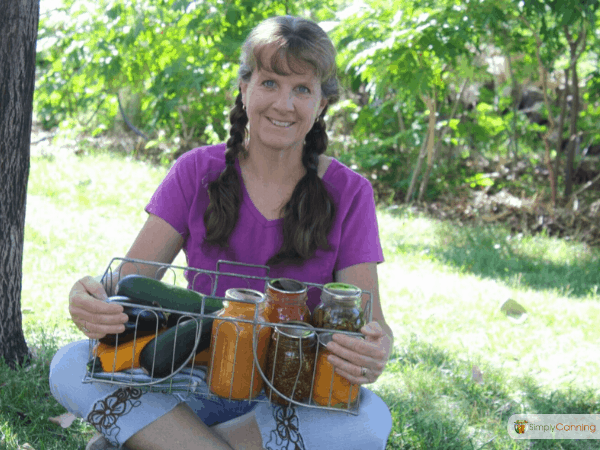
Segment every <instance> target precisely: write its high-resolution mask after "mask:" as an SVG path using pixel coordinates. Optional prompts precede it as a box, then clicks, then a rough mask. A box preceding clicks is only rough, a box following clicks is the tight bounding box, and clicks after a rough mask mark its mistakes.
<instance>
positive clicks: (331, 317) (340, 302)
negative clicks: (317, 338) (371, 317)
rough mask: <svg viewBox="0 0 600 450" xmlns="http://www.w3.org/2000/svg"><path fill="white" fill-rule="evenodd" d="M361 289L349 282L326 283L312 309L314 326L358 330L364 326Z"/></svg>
mask: <svg viewBox="0 0 600 450" xmlns="http://www.w3.org/2000/svg"><path fill="white" fill-rule="evenodd" d="M361 303H362V291H361V290H360V289H359V288H357V287H356V286H353V285H351V284H346V283H327V284H326V285H324V286H323V291H322V293H321V303H320V304H319V305H318V306H317V307H316V308H315V309H314V310H313V313H312V324H313V325H314V326H315V328H326V329H332V330H342V331H354V332H359V331H360V329H361V328H362V327H363V326H364V324H365V321H364V314H363V310H362V306H361Z"/></svg>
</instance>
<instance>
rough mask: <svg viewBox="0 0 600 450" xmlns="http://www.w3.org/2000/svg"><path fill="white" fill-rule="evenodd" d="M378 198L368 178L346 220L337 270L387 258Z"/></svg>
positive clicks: (341, 237)
mask: <svg viewBox="0 0 600 450" xmlns="http://www.w3.org/2000/svg"><path fill="white" fill-rule="evenodd" d="M383 261H384V258H383V250H382V248H381V242H380V240H379V227H378V225H377V214H376V209H375V198H374V195H373V188H372V187H371V184H370V183H368V182H365V183H364V184H363V185H362V186H361V188H360V189H359V190H358V191H357V192H356V194H355V195H354V198H353V199H352V201H351V203H350V205H349V208H348V209H347V212H346V217H344V220H343V222H342V230H341V236H340V246H339V251H338V258H337V261H336V263H335V268H334V269H335V271H339V270H342V269H345V268H346V267H350V266H354V265H356V264H361V263H367V262H376V263H380V262H383Z"/></svg>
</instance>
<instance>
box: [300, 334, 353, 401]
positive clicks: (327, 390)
mask: <svg viewBox="0 0 600 450" xmlns="http://www.w3.org/2000/svg"><path fill="white" fill-rule="evenodd" d="M332 336H333V333H328V332H324V333H321V334H319V351H318V356H317V364H316V368H315V379H314V385H313V395H312V400H313V402H315V403H316V404H318V405H321V406H328V407H331V408H339V409H351V408H352V407H353V406H354V405H355V404H356V401H357V400H358V394H359V392H360V386H359V385H357V384H352V383H350V382H349V381H348V380H347V379H346V378H344V377H342V376H341V375H338V374H337V373H336V372H335V368H334V367H333V365H332V364H331V363H330V362H329V361H328V360H327V357H328V356H329V355H330V354H331V353H330V352H329V351H328V350H327V344H329V342H331V340H332Z"/></svg>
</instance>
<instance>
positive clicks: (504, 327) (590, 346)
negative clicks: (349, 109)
mask: <svg viewBox="0 0 600 450" xmlns="http://www.w3.org/2000/svg"><path fill="white" fill-rule="evenodd" d="M380 226H381V228H382V229H383V230H385V231H384V233H383V234H384V236H385V237H384V241H385V242H387V243H391V245H389V246H388V247H387V248H386V249H385V257H386V260H387V262H388V263H386V264H382V265H381V266H380V272H381V279H382V280H390V281H391V283H382V286H381V295H382V299H383V301H385V304H386V308H385V310H386V317H389V319H390V321H391V322H392V323H393V327H394V331H395V334H396V337H397V342H403V341H405V340H406V339H409V338H410V337H411V336H418V337H420V338H422V339H424V340H425V341H427V342H437V343H443V346H444V347H445V348H448V349H452V350H456V351H459V352H461V353H462V354H465V355H467V356H469V357H482V358H485V359H486V360H487V361H489V362H490V363H492V364H493V365H494V366H496V367H501V368H502V370H504V371H505V372H506V374H507V375H510V376H519V375H521V374H535V376H536V379H537V380H538V381H539V382H541V383H542V384H543V385H546V386H548V387H551V388H557V387H559V386H566V385H574V386H580V387H587V386H595V387H596V388H597V389H600V380H599V379H598V377H597V373H599V371H600V362H599V361H598V359H597V357H596V356H595V355H596V353H597V342H599V341H600V328H599V327H598V326H597V324H598V323H600V322H599V320H600V302H599V300H600V297H598V295H597V294H594V292H593V290H592V289H590V290H589V291H588V293H587V295H586V296H574V295H572V290H573V289H572V287H569V286H564V287H563V289H560V288H557V287H553V288H550V289H534V288H533V287H535V286H537V285H539V284H543V280H544V279H545V277H546V276H547V274H544V273H543V272H538V273H537V274H535V273H533V274H531V273H529V274H527V273H526V274H523V273H522V272H516V273H511V272H510V270H511V269H508V268H507V267H506V266H503V265H498V266H494V262H493V261H489V259H491V258H493V256H494V251H495V250H497V249H495V248H494V246H495V245H498V244H497V242H500V241H499V238H503V241H504V242H505V243H506V242H510V241H511V240H510V239H508V240H507V239H506V236H507V235H508V234H506V233H505V232H502V231H501V230H487V231H478V232H473V233H474V234H473V235H471V234H470V231H469V230H468V229H457V228H454V227H452V226H450V225H448V224H445V223H441V222H438V221H435V220H431V219H426V218H416V219H415V218H411V217H394V216H392V215H390V214H388V213H385V212H382V213H381V214H380ZM457 236H458V238H457ZM480 238H481V239H480ZM486 240H487V241H488V247H487V248H486V247H485V241H486ZM515 241H516V244H515V247H516V248H517V249H519V253H517V252H515V251H513V250H514V249H513V247H512V246H511V247H510V248H509V249H508V250H506V251H507V252H510V258H511V259H513V260H514V261H513V264H514V268H513V269H512V270H522V269H523V267H524V266H523V262H522V261H519V258H526V259H528V260H530V259H532V260H535V262H538V261H539V263H540V264H542V262H546V263H552V264H554V265H555V268H554V273H555V274H558V275H562V276H561V277H560V279H559V280H558V282H562V280H565V279H569V277H568V275H569V274H570V273H573V269H572V267H573V265H575V264H577V265H578V266H580V267H582V268H584V269H583V272H581V271H580V272H579V273H578V274H577V275H578V277H579V279H578V278H573V279H572V282H573V285H576V284H577V283H578V282H579V281H581V280H582V279H583V280H584V281H585V280H586V278H585V276H583V275H584V274H585V270H586V269H585V268H586V264H587V265H589V266H590V267H588V268H587V270H589V271H595V273H596V274H597V273H598V266H597V264H598V263H597V261H598V252H597V251H592V250H591V249H589V248H586V247H585V246H583V245H581V244H575V245H573V248H574V249H575V252H573V253H575V254H579V257H578V258H575V257H573V256H572V252H571V250H570V247H569V246H570V244H569V243H563V242H561V241H557V240H554V239H548V238H545V239H544V238H542V237H536V238H526V239H525V238H523V239H521V240H520V241H518V240H515ZM469 242H470V244H469ZM457 243H458V245H459V246H460V245H463V246H465V252H470V256H469V258H465V259H464V260H460V259H459V258H458V257H454V258H451V257H449V256H448V255H452V254H453V253H452V252H453V251H455V250H454V249H453V248H451V247H450V246H451V245H456V244H457ZM504 245H506V244H504ZM511 245H512V244H511ZM459 248H460V247H459ZM561 255H562V256H563V259H564V260H566V261H563V260H562V259H561ZM496 258H497V259H499V260H502V258H503V256H502V255H501V253H500V254H498V255H497V256H496ZM467 261H469V262H470V263H471V264H470V267H469V266H468V265H466V262H467ZM458 262H461V263H462V264H460V265H459V264H458ZM483 267H488V268H490V267H491V269H488V270H484V269H483ZM505 269H507V270H505ZM495 270H498V271H499V272H494V271H495ZM507 272H508V273H507ZM526 276H529V277H530V278H529V280H528V282H527V283H524V282H523V280H524V279H525V277H526ZM539 279H542V281H539ZM392 280H393V281H392ZM595 281H596V282H597V279H596V280H595ZM532 286H533V287H532ZM388 298H389V299H393V301H386V299H388ZM509 298H512V299H514V300H516V301H517V302H519V303H520V304H521V305H523V306H524V307H525V309H526V310H527V312H528V317H527V320H526V321H525V322H524V323H515V322H513V321H512V320H510V319H509V318H508V317H506V316H505V315H504V314H503V313H502V312H501V311H500V306H501V304H502V303H503V302H504V301H505V300H507V299H509Z"/></svg>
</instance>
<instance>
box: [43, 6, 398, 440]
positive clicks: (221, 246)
mask: <svg viewBox="0 0 600 450" xmlns="http://www.w3.org/2000/svg"><path fill="white" fill-rule="evenodd" d="M239 86H240V92H239V95H238V96H237V98H236V102H235V106H234V108H233V109H232V111H231V114H230V121H231V131H230V138H229V140H228V141H227V144H226V145H217V146H210V147H205V148H201V149H195V150H192V151H190V152H188V153H186V154H185V155H183V156H182V157H180V158H179V159H178V160H177V162H176V164H175V165H174V166H173V168H172V169H171V171H170V172H169V175H168V176H167V177H166V178H165V180H164V181H163V183H162V184H161V185H160V186H159V188H158V189H157V191H156V192H155V194H154V196H153V197H152V199H151V201H150V203H149V205H148V206H147V208H146V211H147V212H148V213H149V217H148V220H147V222H146V224H145V225H144V227H143V228H142V230H141V231H140V233H139V235H138V237H137V238H136V240H135V242H134V243H133V245H132V247H131V249H130V250H129V252H128V253H127V255H126V256H127V257H128V258H136V259H141V260H149V261H158V262H161V263H171V262H172V261H173V260H174V258H175V256H176V255H177V254H178V253H179V251H180V250H181V249H183V250H184V251H185V253H186V257H187V262H188V265H189V266H190V267H196V268H201V269H208V270H215V264H216V261H218V260H229V261H236V262H244V263H250V264H255V265H265V264H266V265H268V266H269V267H270V268H271V271H270V273H269V276H272V277H288V278H294V279H297V280H300V281H306V282H314V283H320V284H324V283H327V282H331V281H334V280H336V281H340V282H347V283H351V284H354V285H356V286H358V287H360V288H362V289H363V290H368V291H370V292H371V293H372V295H373V322H371V323H369V324H367V325H366V326H365V327H363V329H362V330H361V332H362V333H363V334H364V335H365V337H366V338H365V339H364V340H359V339H356V338H353V337H349V336H343V335H336V336H335V338H334V343H332V344H331V345H329V346H328V348H329V349H330V350H331V351H332V353H333V355H332V356H330V361H331V362H332V364H333V365H334V366H335V367H336V370H337V372H338V373H339V374H340V375H342V376H343V377H345V378H347V379H348V380H349V381H350V382H352V383H356V384H359V385H363V384H368V383H372V382H374V381H375V380H376V379H377V378H378V377H379V376H380V375H381V373H382V371H383V369H384V367H385V363H386V361H387V359H388V357H389V354H390V351H391V348H392V342H393V335H392V331H391V329H390V328H389V326H388V325H387V324H386V322H385V320H384V317H383V312H382V309H381V305H380V301H379V297H378V281H377V263H379V262H382V261H383V254H382V250H381V245H380V243H379V237H378V230H377V221H376V217H375V207H374V201H373V191H372V188H371V186H370V183H369V182H368V181H367V180H366V179H365V178H363V177H361V176H359V175H358V174H356V173H354V172H353V171H351V170H350V169H348V168H347V167H345V166H343V165H342V164H340V163H339V162H338V161H336V160H334V159H332V158H330V157H327V156H325V155H324V152H325V150H326V149H327V134H326V130H325V122H324V120H323V117H324V115H325V113H326V111H327V108H328V106H329V105H331V104H332V103H334V102H335V101H336V100H337V99H338V84H337V79H336V67H335V49H334V47H333V45H332V43H331V41H330V40H329V38H328V37H327V35H326V33H325V32H324V31H323V30H322V29H321V28H320V27H319V26H318V25H316V24H315V23H313V22H311V21H308V20H305V19H300V18H294V17H289V16H286V17H276V18H272V19H268V20H266V21H264V22H263V23H261V24H260V25H258V26H257V27H256V28H255V29H254V30H253V31H252V33H251V34H250V35H249V37H248V39H247V40H246V42H245V44H244V46H243V48H242V56H241V66H240V71H239ZM127 270H130V271H132V270H133V269H132V268H129V269H128V268H127V266H123V267H122V273H121V275H125V274H126V273H127ZM142 273H143V274H145V275H148V276H154V270H153V269H151V268H147V270H146V271H145V272H144V270H142ZM189 287H190V288H193V289H195V290H198V291H200V292H205V293H208V292H209V291H210V287H211V280H210V279H208V277H198V279H193V280H190V284H189ZM228 287H239V286H236V285H235V281H234V280H230V281H227V280H225V281H224V282H222V283H221V282H220V286H219V290H218V291H217V295H223V293H224V291H225V289H227V288H228ZM250 287H255V288H258V289H260V288H261V287H264V286H261V285H258V286H250ZM107 295H108V294H107V292H105V290H104V288H103V285H102V284H100V283H99V281H98V279H94V278H92V277H85V278H83V279H81V280H79V281H78V282H77V283H75V285H74V286H73V288H72V290H71V293H70V296H69V303H70V306H69V310H70V313H71V317H72V320H73V321H74V322H75V324H77V326H78V327H79V328H80V329H81V330H82V331H83V332H84V334H85V335H86V336H87V337H89V338H92V339H98V338H101V337H102V336H104V335H105V334H108V333H119V332H121V331H123V329H124V326H123V323H124V322H126V320H127V316H126V315H125V314H124V313H123V311H122V308H121V307H120V306H118V305H109V304H106V303H104V302H102V301H99V300H103V299H106V298H107ZM318 302H319V299H318V293H317V297H315V296H314V295H312V294H311V295H310V296H309V300H308V302H307V303H308V305H309V307H310V308H311V309H313V308H314V307H315V306H316V305H317V304H318ZM87 357H88V344H87V341H81V342H77V343H72V344H69V345H68V346H66V347H65V348H63V349H61V350H60V351H59V352H58V353H57V355H56V356H55V358H54V360H53V362H52V366H51V373H50V384H51V388H52V392H53V395H54V396H55V397H56V398H57V400H58V401H59V402H61V403H62V404H63V405H64V406H65V407H66V408H67V409H69V410H70V411H71V412H73V413H74V414H76V415H79V416H80V417H84V418H86V420H88V421H89V422H90V423H92V424H93V425H95V426H96V428H97V429H98V430H99V431H101V432H102V433H103V436H101V437H99V438H98V439H97V440H95V441H94V443H90V444H88V449H92V448H96V449H99V448H110V447H107V446H108V445H109V443H112V445H117V446H118V445H123V444H125V445H126V447H127V448H130V449H146V450H148V449H171V448H178V449H200V448H202V449H204V448H206V449H231V448H233V449H262V448H267V449H273V450H275V449H280V448H297V449H315V448H328V449H336V448H340V449H354V448H356V449H377V448H380V449H383V448H385V443H386V441H387V436H388V434H389V432H390V429H391V416H390V413H389V410H388V408H387V407H386V406H385V404H384V403H383V401H382V400H381V399H379V398H378V397H377V396H375V395H374V394H373V393H372V392H370V391H368V390H367V389H365V388H362V389H361V402H360V410H359V414H358V415H357V416H353V415H349V414H344V413H335V412H333V413H332V412H329V411H325V410H319V409H314V408H304V407H298V408H295V407H291V408H288V409H285V408H281V407H276V406H273V405H270V404H268V403H258V404H257V405H255V404H251V403H249V402H246V401H244V402H235V401H226V400H223V401H214V402H213V401H210V400H206V399H201V398H195V397H193V396H192V397H191V398H185V399H184V398H180V397H178V396H177V395H168V394H160V393H141V391H139V390H137V389H131V388H122V389H118V390H115V388H114V387H110V386H107V385H102V384H100V383H88V384H82V383H81V381H80V380H81V379H82V377H83V374H84V371H85V367H84V365H85V364H84V361H85V359H86V358H87ZM75 372H76V373H75ZM74 385H76V386H74Z"/></svg>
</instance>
